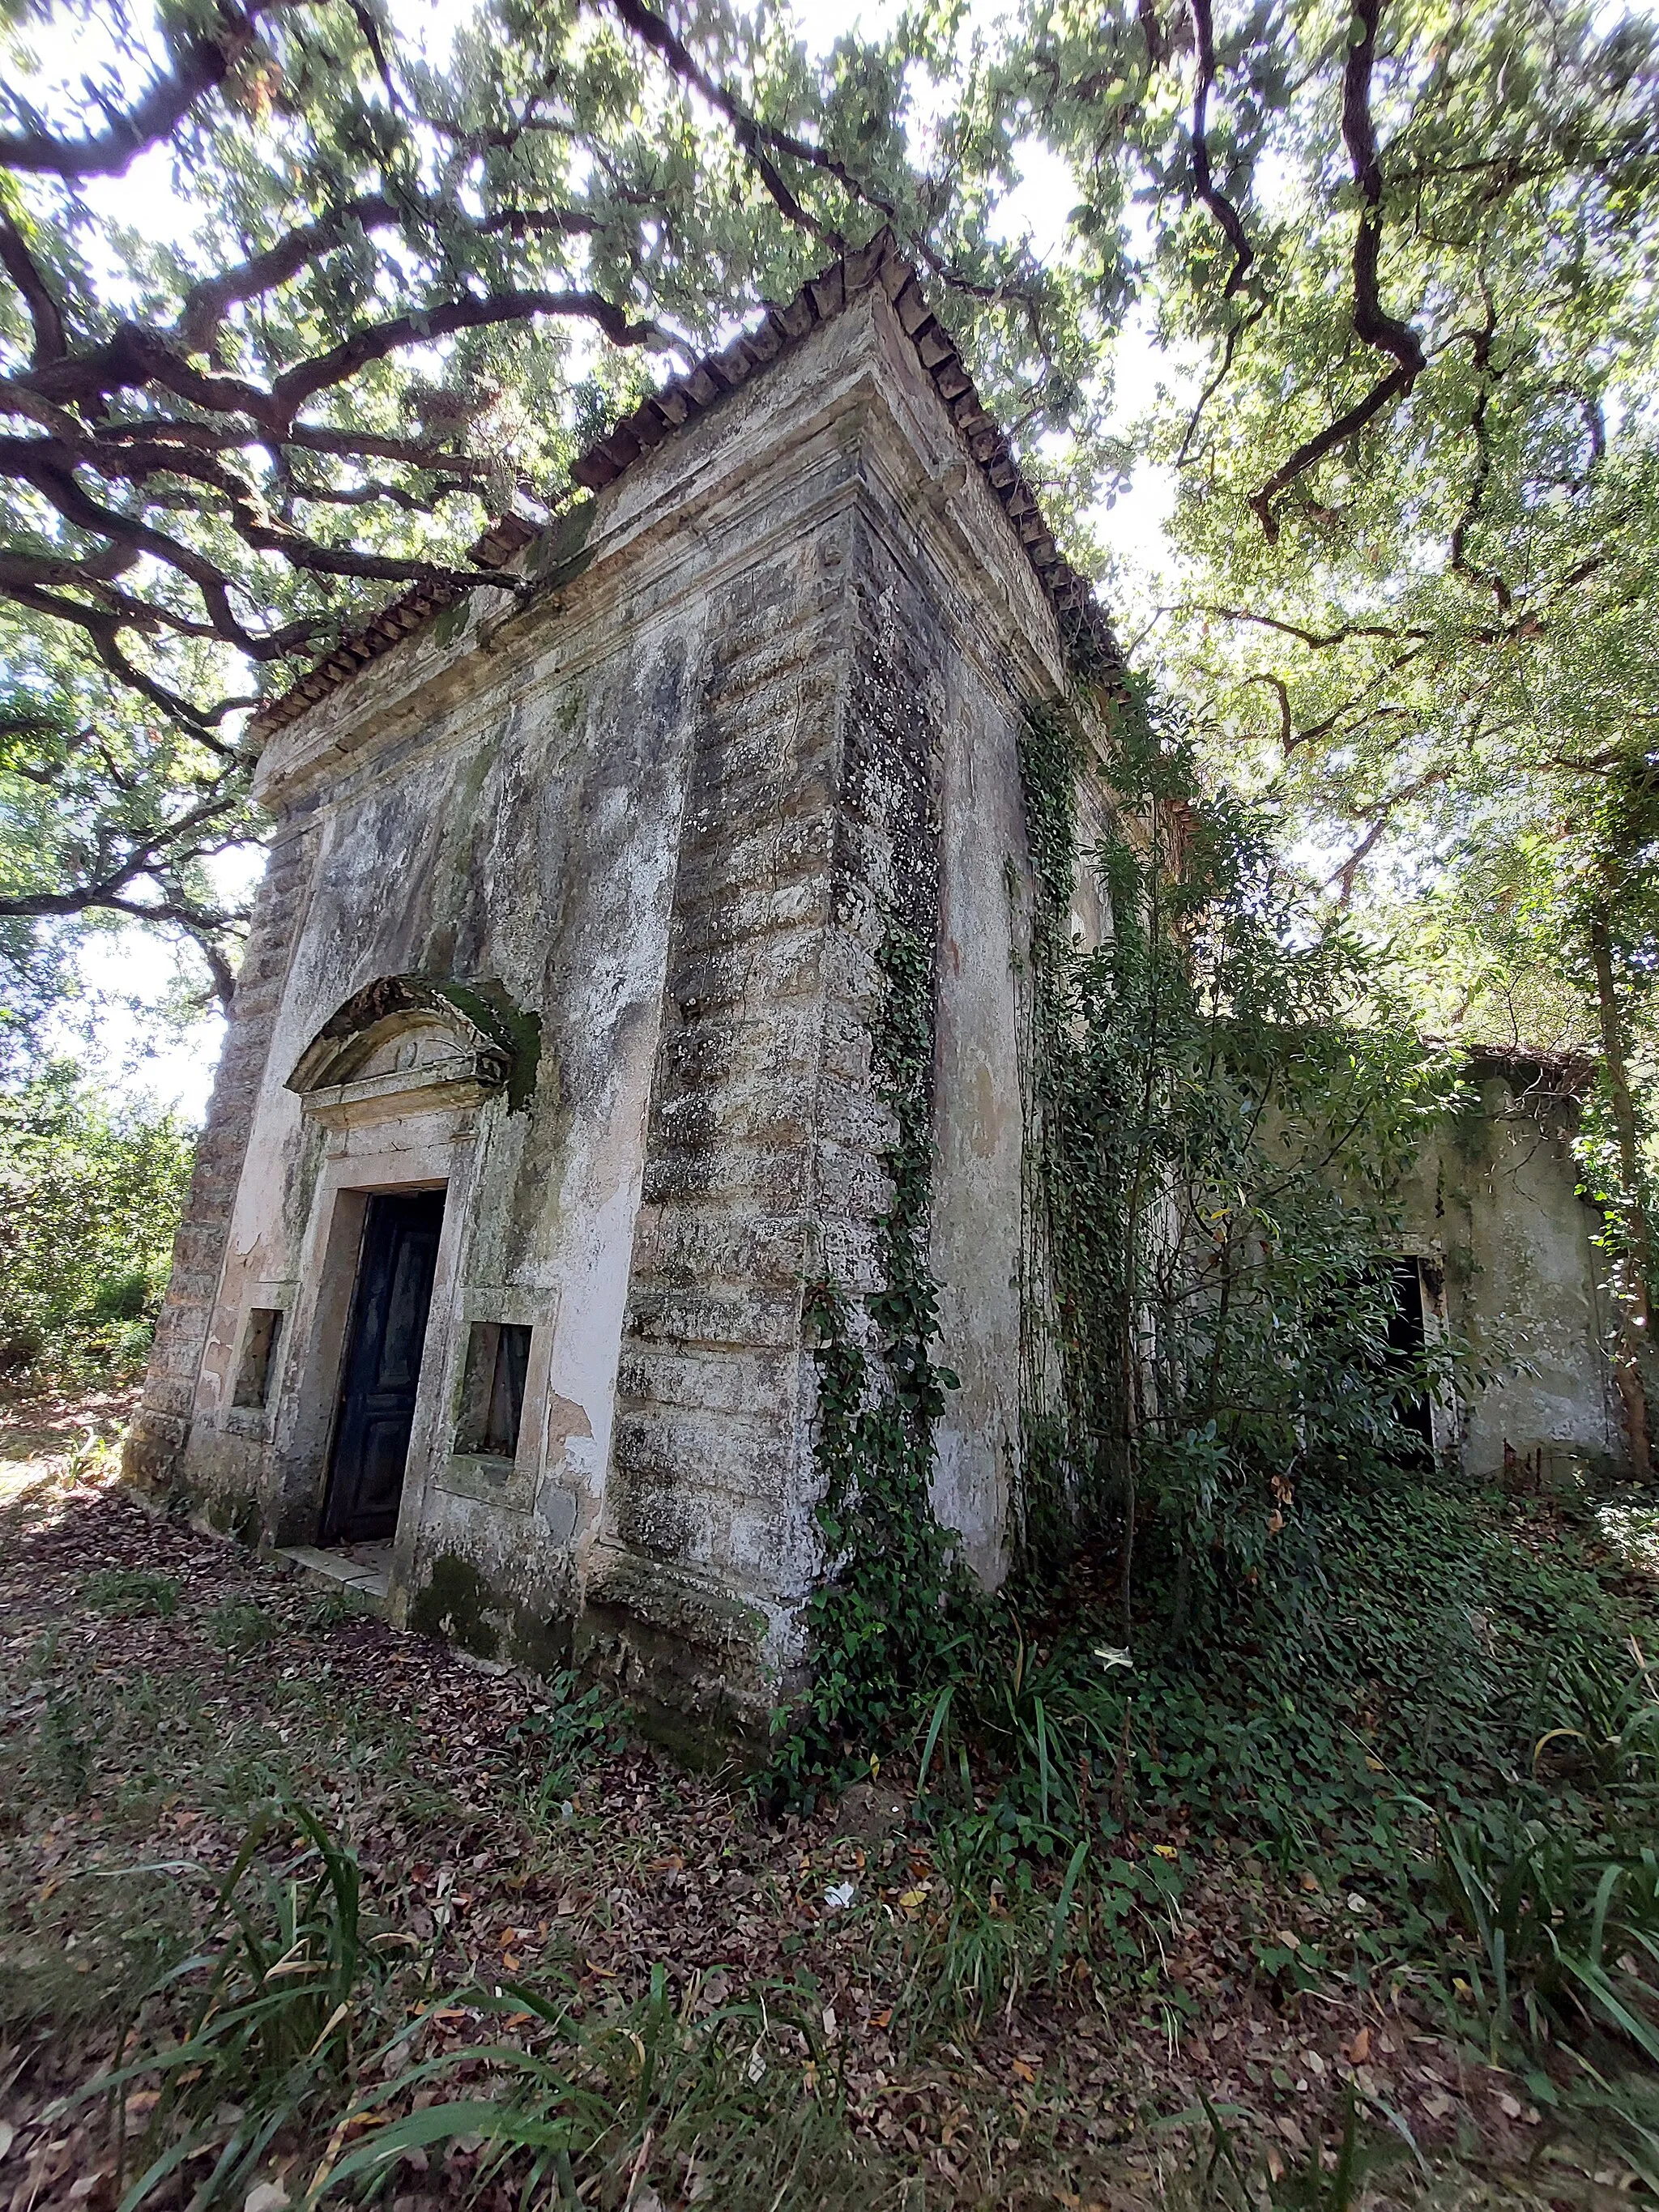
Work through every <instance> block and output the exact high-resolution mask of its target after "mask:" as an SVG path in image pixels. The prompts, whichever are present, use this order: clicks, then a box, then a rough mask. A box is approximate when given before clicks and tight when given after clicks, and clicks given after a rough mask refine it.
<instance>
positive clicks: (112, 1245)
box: [0, 1063, 195, 1382]
mask: <svg viewBox="0 0 1659 2212" xmlns="http://www.w3.org/2000/svg"><path fill="white" fill-rule="evenodd" d="M194 1149H195V1146H194V1133H193V1132H192V1131H191V1130H190V1129H188V1128H187V1127H185V1126H184V1125H183V1124H182V1123H181V1122H180V1121H179V1119H178V1118H177V1116H176V1115H173V1114H167V1113H161V1114H158V1113H155V1112H153V1111H146V1110H142V1109H139V1110H131V1111H128V1112H126V1113H125V1114H121V1115H117V1114H114V1113H112V1111H111V1110H110V1109H109V1107H108V1105H107V1104H106V1103H105V1102H104V1101H103V1100H101V1099H100V1098H99V1097H95V1096H94V1095H93V1094H91V1093H90V1092H88V1091H87V1090H86V1089H85V1088H84V1087H83V1086H82V1085H81V1084H80V1083H79V1081H78V1080H77V1079H76V1075H75V1072H74V1071H73V1070H72V1069H71V1068H70V1067H68V1066H65V1065H64V1064H62V1063H58V1064H57V1065H54V1066H49V1067H48V1068H47V1069H46V1071H45V1072H44V1073H41V1074H40V1075H38V1076H36V1078H35V1079H33V1082H31V1083H29V1084H28V1085H25V1086H24V1087H23V1088H21V1090H15V1091H0V1377H3V1378H4V1379H6V1380H8V1381H11V1382H15V1381H18V1380H20V1379H31V1380H36V1381H46V1380H50V1379H52V1378H53V1377H54V1376H56V1377H62V1378H64V1379H70V1380H72V1379H75V1378H76V1377H77V1376H85V1375H88V1374H97V1375H103V1374H114V1375H116V1376H120V1375H121V1374H122V1373H123V1372H124V1371H125V1370H131V1369H135V1368H137V1367H138V1366H140V1365H142V1364H143V1358H144V1355H145V1352H146V1351H147V1350H148V1347H149V1339H150V1332H151V1328H152V1326H153V1324H154V1322H155V1314H156V1311H157V1310H158V1308H159V1306H160V1304H161V1293H162V1291H163V1290H164V1289H165V1288H166V1285H167V1265H168V1261H169V1260H170V1258H171V1256H172V1249H173V1230H174V1228H175V1227H176V1226H177V1225H178V1220H179V1213H180V1212H181V1211H182V1209H183V1206H184V1201H185V1190H186V1188H187V1187H188V1184H189V1181H190V1171H191V1158H192V1156H193V1152H194Z"/></svg>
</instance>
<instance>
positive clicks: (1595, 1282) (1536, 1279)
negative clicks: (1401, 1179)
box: [1406, 1057, 1628, 1480]
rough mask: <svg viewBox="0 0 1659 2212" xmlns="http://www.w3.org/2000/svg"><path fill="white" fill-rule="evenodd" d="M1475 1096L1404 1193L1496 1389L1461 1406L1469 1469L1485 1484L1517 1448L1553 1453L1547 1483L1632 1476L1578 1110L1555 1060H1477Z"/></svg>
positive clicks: (1474, 1393)
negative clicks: (1593, 1474) (1571, 1472)
mask: <svg viewBox="0 0 1659 2212" xmlns="http://www.w3.org/2000/svg"><path fill="white" fill-rule="evenodd" d="M1469 1086H1470V1099H1471V1103H1470V1104H1469V1106H1468V1109H1467V1110H1465V1111H1464V1112H1463V1113H1462V1114H1460V1115H1456V1116H1455V1118H1453V1119H1451V1120H1450V1121H1448V1122H1447V1123H1446V1124H1445V1125H1443V1127H1442V1128H1441V1129H1440V1131H1439V1132H1438V1133H1437V1138H1436V1139H1435V1141H1434V1142H1433V1143H1432V1144H1431V1145H1429V1146H1425V1148H1424V1152H1423V1154H1422V1156H1421V1158H1420V1160H1419V1166H1418V1170H1417V1173H1416V1175H1415V1176H1413V1179H1412V1181H1411V1182H1410V1184H1409V1185H1408V1187H1407V1194H1406V1198H1407V1228H1408V1232H1409V1238H1408V1241H1409V1243H1410V1245H1411V1249H1413V1250H1414V1251H1415V1252H1417V1254H1418V1255H1419V1257H1421V1258H1422V1259H1423V1260H1425V1262H1427V1266H1428V1273H1429V1282H1430V1288H1431V1290H1432V1289H1433V1288H1434V1287H1435V1283H1436V1279H1437V1278H1439V1279H1443V1301H1444V1311H1445V1317H1446V1320H1447V1322H1448V1323H1449V1326H1450V1327H1451V1328H1452V1329H1453V1330H1454V1331H1455V1333H1457V1334H1460V1335H1462V1336H1463V1337H1464V1338H1466V1339H1467V1340H1468V1343H1469V1345H1470V1346H1471V1347H1472V1349H1473V1351H1474V1353H1475V1355H1476V1358H1477V1360H1478V1361H1479V1362H1480V1364H1481V1365H1482V1367H1483V1368H1484V1369H1485V1370H1486V1373H1487V1376H1488V1378H1489V1379H1487V1380H1486V1382H1485V1383H1484V1384H1481V1385H1480V1386H1478V1387H1476V1388H1474V1389H1472V1390H1471V1391H1470V1392H1469V1394H1468V1399H1467V1402H1466V1403H1465V1404H1464V1405H1462V1407H1459V1408H1458V1409H1457V1411H1458V1415H1459V1419H1458V1422H1457V1430H1458V1435H1457V1438H1456V1441H1457V1442H1458V1443H1459V1444H1460V1447H1461V1449H1462V1459H1463V1464H1464V1466H1465V1468H1467V1469H1468V1473H1469V1474H1471V1475H1472V1476H1474V1477H1476V1478H1478V1479H1481V1480H1484V1479H1486V1478H1487V1477H1490V1476H1492V1475H1495V1474H1501V1472H1502V1470H1503V1468H1504V1456H1505V1451H1506V1449H1507V1450H1508V1451H1509V1452H1510V1453H1511V1454H1513V1455H1516V1457H1518V1458H1521V1459H1523V1460H1532V1461H1534V1462H1535V1463H1537V1462H1540V1459H1541V1471H1542V1472H1543V1473H1544V1474H1546V1475H1547V1474H1550V1473H1551V1472H1552V1471H1555V1472H1562V1471H1565V1465H1566V1463H1568V1462H1574V1461H1579V1462H1586V1463H1588V1464H1589V1465H1590V1466H1592V1467H1595V1468H1604V1469H1608V1470H1613V1469H1617V1470H1621V1471H1623V1470H1626V1462H1627V1459H1628V1443H1627V1439H1626V1433H1625V1428H1624V1422H1623V1416H1622V1412H1621V1409H1620V1402H1619V1395H1618V1391H1617V1389H1616V1388H1615V1387H1614V1383H1613V1372H1612V1368H1611V1365H1610V1364H1609V1361H1608V1358H1607V1345H1608V1343H1609V1342H1610V1340H1611V1336H1612V1322H1613V1316H1612V1314H1611V1311H1610V1310H1609V1305H1608V1300H1607V1291H1606V1287H1605V1284H1604V1281H1603V1278H1602V1275H1601V1267H1600V1264H1599V1255H1598V1253H1597V1251H1596V1249H1595V1243H1594V1241H1593V1240H1594V1238H1595V1234H1596V1232H1597V1229H1598V1226H1599V1216H1598V1215H1597V1213H1596V1212H1595V1209H1594V1208H1593V1207H1592V1206H1590V1205H1589V1204H1588V1203H1587V1202H1586V1200H1583V1199H1582V1198H1581V1197H1579V1196H1578V1195H1577V1182H1578V1170H1577V1163H1576V1161H1575V1160H1574V1158H1573V1155H1572V1139H1573V1135H1574V1133H1575V1131H1576V1128H1577V1101H1576V1099H1575V1098H1574V1097H1572V1096H1571V1092H1570V1091H1566V1090H1564V1089H1563V1088H1562V1087H1561V1085H1560V1081H1559V1071H1557V1070H1554V1069H1553V1068H1552V1066H1551V1065H1550V1064H1549V1063H1548V1062H1544V1063H1542V1064H1533V1065H1527V1064H1524V1063H1520V1064H1517V1065H1516V1066H1499V1065H1497V1064H1495V1063H1494V1062H1493V1061H1492V1060H1488V1059H1483V1058H1480V1057H1477V1058H1476V1060H1474V1064H1473V1066H1472V1067H1471V1069H1470V1074H1469Z"/></svg>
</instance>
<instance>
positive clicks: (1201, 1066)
mask: <svg viewBox="0 0 1659 2212" xmlns="http://www.w3.org/2000/svg"><path fill="white" fill-rule="evenodd" d="M1082 704H1083V706H1084V709H1085V712H1088V711H1090V710H1091V709H1092V715H1093V722H1094V726H1095V727H1096V728H1097V729H1098V730H1099V731H1101V732H1103V737H1104V739H1105V742H1104V744H1096V743H1095V742H1094V740H1093V739H1092V738H1088V737H1085V733H1084V732H1085V724H1084V722H1083V721H1082V720H1081V719H1080V718H1079V719H1075V720H1074V719H1073V716H1072V714H1066V713H1062V712H1060V711H1059V710H1056V709H1052V708H1039V709H1036V710H1035V711H1033V712H1032V713H1031V714H1030V715H1029V716H1028V717H1027V720H1026V724H1025V727H1024V732H1023V736H1022V741H1021V746H1020V771H1021V780H1022V788H1023V793H1024V809H1025V818H1026V827H1027V835H1028V839H1029V842H1030V853H1031V859H1032V873H1033V879H1034V881H1033V890H1032V894H1031V910H1030V939H1029V941H1030V960H1029V981H1028V994H1027V996H1028V1004H1027V1010H1026V1014H1027V1018H1026V1031H1027V1037H1028V1048H1027V1055H1026V1064H1025V1069H1024V1091H1025V1100H1024V1103H1025V1116H1026V1130H1027V1158H1026V1190H1025V1216H1026V1239H1025V1242H1026V1255H1025V1295H1024V1346H1023V1363H1022V1364H1023V1376H1022V1399H1023V1425H1024V1438H1025V1452H1024V1466H1023V1469H1022V1480H1021V1484H1020V1489H1019V1495H1018V1501H1017V1514H1016V1523H1017V1525H1016V1528H1015V1531H1014V1534H1015V1538H1016V1546H1017V1553H1018V1559H1019V1562H1020V1567H1021V1571H1022V1576H1023V1580H1024V1586H1025V1587H1026V1588H1027V1589H1030V1587H1032V1586H1033V1585H1041V1586H1047V1587H1052V1582H1053V1577H1054V1574H1055V1572H1056V1571H1058V1570H1061V1569H1070V1568H1073V1567H1076V1566H1078V1565H1079V1563H1080V1564H1081V1565H1083V1566H1084V1567H1085V1569H1086V1568H1088V1567H1090V1566H1092V1567H1093V1568H1094V1569H1095V1571H1096V1579H1097V1584H1099V1583H1101V1582H1103V1581H1109V1583H1111V1586H1112V1588H1113V1589H1114V1591H1115V1604H1116V1607H1117V1610H1118V1614H1119V1621H1120V1626H1121V1634H1122V1638H1123V1640H1124V1641H1125V1642H1127V1641H1128V1640H1129V1639H1130V1635H1131V1631H1132V1626H1133V1619H1134V1604H1135V1580H1134V1569H1135V1565H1136V1550H1137V1544H1138V1543H1145V1542H1146V1541H1148V1540H1150V1541H1151V1543H1152V1547H1153V1554H1154V1561H1155V1564H1156V1565H1158V1566H1159V1567H1160V1568H1161V1569H1164V1570H1167V1573H1165V1574H1164V1575H1162V1576H1161V1577H1160V1579H1161V1580H1162V1581H1163V1582H1164V1583H1166V1584H1167V1586H1168V1589H1169V1591H1170V1615H1171V1618H1170V1626H1172V1627H1174V1628H1175V1630H1176V1632H1182V1631H1183V1630H1184V1629H1185V1628H1186V1626H1188V1625H1189V1623H1190V1620H1191V1619H1192V1617H1193V1615H1194V1613H1195V1612H1197V1611H1199V1610H1201V1609H1203V1608H1204V1607H1206V1606H1208V1607H1213V1606H1214V1605H1215V1604H1216V1603H1217V1602H1218V1601H1223V1600H1224V1599H1225V1596H1226V1594H1227V1593H1228V1591H1229V1590H1233V1591H1237V1589H1240V1588H1241V1587H1243V1586H1249V1585H1252V1584H1254V1583H1255V1582H1257V1581H1258V1580H1259V1578H1260V1577H1261V1574H1262V1573H1263V1572H1264V1571H1273V1570H1274V1569H1275V1568H1276V1567H1278V1566H1279V1565H1285V1566H1289V1565H1293V1564H1295V1563H1297V1562H1299V1561H1305V1559H1306V1556H1307V1554H1306V1548H1305V1547H1306V1545H1307V1542H1308V1541H1309V1535H1310V1516H1309V1514H1308V1513H1307V1512H1306V1511H1304V1510H1302V1509H1303V1508H1304V1507H1305V1506H1306V1505H1307V1504H1309V1503H1310V1501H1311V1500H1316V1499H1317V1498H1321V1497H1323V1496H1328V1494H1329V1493H1330V1491H1331V1488H1332V1486H1333V1485H1334V1484H1337V1483H1341V1482H1349V1481H1352V1479H1353V1478H1354V1477H1355V1476H1356V1475H1357V1474H1361V1473H1362V1472H1365V1471H1370V1473H1371V1474H1373V1475H1375V1474H1376V1473H1377V1472H1378V1471H1379V1470H1380V1469H1383V1468H1386V1467H1387V1466H1389V1464H1390V1463H1391V1462H1394V1461H1395V1460H1397V1458H1398V1457H1399V1455H1400V1453H1401V1448H1402V1431H1401V1425H1400V1420H1399V1414H1400V1411H1401V1405H1402V1404H1403V1403H1404V1402H1405V1401H1406V1400H1407V1399H1408V1398H1409V1397H1411V1396H1412V1395H1414V1394H1416V1393H1418V1392H1420V1391H1421V1390H1422V1389H1424V1388H1425V1387H1427V1386H1428V1383H1429V1382H1430V1380H1431V1378H1430V1377H1429V1376H1426V1374H1425V1373H1424V1372H1422V1371H1419V1370H1420V1369H1421V1367H1422V1365H1423V1364H1424V1363H1419V1365H1418V1367H1417V1368H1413V1371H1412V1372H1410V1373H1407V1372H1405V1371H1404V1370H1402V1368H1401V1364H1400V1363H1399V1361H1398V1359H1397V1358H1394V1357H1393V1356H1392V1355H1391V1354H1390V1353H1389V1348H1388V1341H1387V1335H1388V1322H1389V1302H1390V1297H1391V1291H1390V1286H1389V1279H1388V1277H1387V1273H1386V1270H1385V1269H1380V1268H1379V1267H1378V1264H1377V1261H1378V1255H1383V1254H1386V1253H1387V1252H1388V1251H1389V1249H1390V1248H1391V1246H1392V1244H1393V1243H1394V1241H1395V1238H1396V1237H1397V1234H1398V1227H1399V1224H1398V1218H1397V1204H1396V1193H1397V1189H1398V1187H1399V1183H1400V1181H1401V1176H1402V1173H1403V1172H1404V1170H1405V1169H1406V1168H1407V1165H1408V1164H1409V1163H1410V1162H1411V1160H1412V1159H1413V1157H1414V1154H1415V1151H1416V1147H1417V1145H1418V1143H1419V1140H1420V1137H1421V1134H1422V1132H1423V1129H1424V1126H1425V1118H1426V1116H1427V1115H1430V1114H1431V1113H1432V1112H1433V1111H1435V1110H1437V1109H1438V1108H1440V1107H1442V1106H1443V1104H1444V1103H1445V1099H1446V1096H1447V1090H1448V1084H1447V1079H1446V1076H1445V1072H1444V1070H1443V1068H1441V1067H1439V1066H1437V1065H1436V1064H1434V1063H1433V1062H1432V1061H1431V1060H1425V1055H1424V1053H1423V1049H1422V1048H1421V1045H1420V1044H1419V1041H1418V1040H1417V1039H1416V1037H1415V1036H1414V1035H1413V1032H1412V1030H1411V1028H1410V1025H1409V1024H1407V1022H1406V1021H1405V1020H1404V1019H1403V1018H1401V1014H1400V1012H1399V1011H1398V1010H1397V1009H1396V1008H1395V1006H1393V1005H1392V1004H1391V1003H1390V1002H1389V1000H1388V996H1387V994H1386V992H1385V991H1384V990H1383V987H1382V985H1381V983H1380V981H1379V978H1378V975H1377V974H1376V969H1375V968H1374V966H1373V964H1372V963H1370V961H1369V960H1368V958H1367V957H1366V956H1365V955H1364V952H1363V951H1362V950H1361V948H1360V947H1359V946H1358V945H1357V944H1356V943H1355V942H1354V941H1353V940H1352V939H1351V938H1350V937H1349V936H1348V935H1347V934H1346V933H1344V932H1343V931H1341V930H1340V929H1336V930H1333V929H1330V928H1328V927H1322V925H1321V923H1320V920H1319V917H1318V916H1317V915H1316V914H1315V913H1313V912H1312V911H1311V909H1310V908H1309V907H1308V906H1307V905H1306V903H1305V902H1303V901H1302V900H1300V899H1299V898H1298V896H1297V890H1296V887H1295V885H1294V884H1291V882H1289V881H1287V880H1286V879H1285V878H1284V877H1283V876H1282V874H1281V873H1280V872H1279V870H1278V868H1277V866H1276V865H1275V863H1274V861H1273V858H1272V853H1273V845H1272V842H1271V840H1270V838H1269V836H1268V835H1267V825H1266V824H1265V823H1263V822H1262V821H1261V819H1260V818H1259V817H1255V816H1253V815H1252V814H1251V813H1250V812H1249V811H1248V810H1246V809H1244V808H1243V807H1241V806H1239V805H1237V804H1236V803H1234V802H1233V801H1232V800H1231V799H1229V798H1228V797H1227V795H1226V794H1225V793H1224V794H1221V795H1220V796H1218V797H1216V796H1212V797H1209V798H1207V799H1201V798H1200V793H1199V792H1198V789H1197V785H1196V778H1195V775H1194V763H1193V761H1192V758H1191V756H1190V753H1189V751H1188V748H1187V746H1186V745H1185V744H1184V743H1183V742H1182V737H1181V733H1180V732H1179V730H1178V729H1176V727H1175V726H1173V725H1172V723H1171V721H1170V717H1169V716H1168V714H1167V713H1166V712H1165V710H1164V709H1163V708H1160V707H1159V705H1158V702H1156V701H1155V700H1153V699H1152V698H1151V697H1150V696H1148V695H1147V694H1146V693H1145V692H1143V691H1139V690H1134V689H1133V688H1131V689H1129V690H1127V691H1125V690H1121V689H1120V690H1118V691H1117V692H1116V693H1115V696H1112V697H1111V698H1110V699H1109V700H1108V699H1105V698H1100V697H1097V698H1096V699H1095V700H1093V701H1092V702H1091V701H1090V700H1088V698H1087V696H1086V694H1085V695H1084V696H1083V700H1082ZM1085 816H1086V817H1087V818H1086V820H1085ZM1079 902H1081V903H1082V904H1083V905H1085V906H1092V908H1093V910H1094V912H1095V913H1096V914H1097V916H1098V921H1097V924H1093V923H1091V926H1089V927H1082V926H1080V918H1079V915H1078V914H1077V911H1076V909H1077V908H1078V907H1079Z"/></svg>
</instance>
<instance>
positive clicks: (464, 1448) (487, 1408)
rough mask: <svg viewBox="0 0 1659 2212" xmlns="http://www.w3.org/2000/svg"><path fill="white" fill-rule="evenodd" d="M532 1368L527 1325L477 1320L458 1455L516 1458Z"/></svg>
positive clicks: (463, 1397)
mask: <svg viewBox="0 0 1659 2212" xmlns="http://www.w3.org/2000/svg"><path fill="white" fill-rule="evenodd" d="M529 1366H530V1330H529V1328H528V1327H527V1326H526V1324H525V1323H523V1322H512V1321H475V1322H473V1324H472V1329H471V1334H470V1336H469V1337H468V1339H467V1346H466V1376H465V1382H464V1383H463V1384H462V1386H461V1419H460V1426H459V1430H458V1431H457V1433H456V1437H455V1449H456V1450H457V1451H458V1452H464V1453H469V1454H473V1455H477V1457H479V1458H483V1459H512V1458H513V1457H515V1456H516V1455H517V1452H518V1449H519V1427H520V1423H521V1422H522V1421H523V1419H524V1383H525V1376H526V1373H527V1371H528V1370H529Z"/></svg>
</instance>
